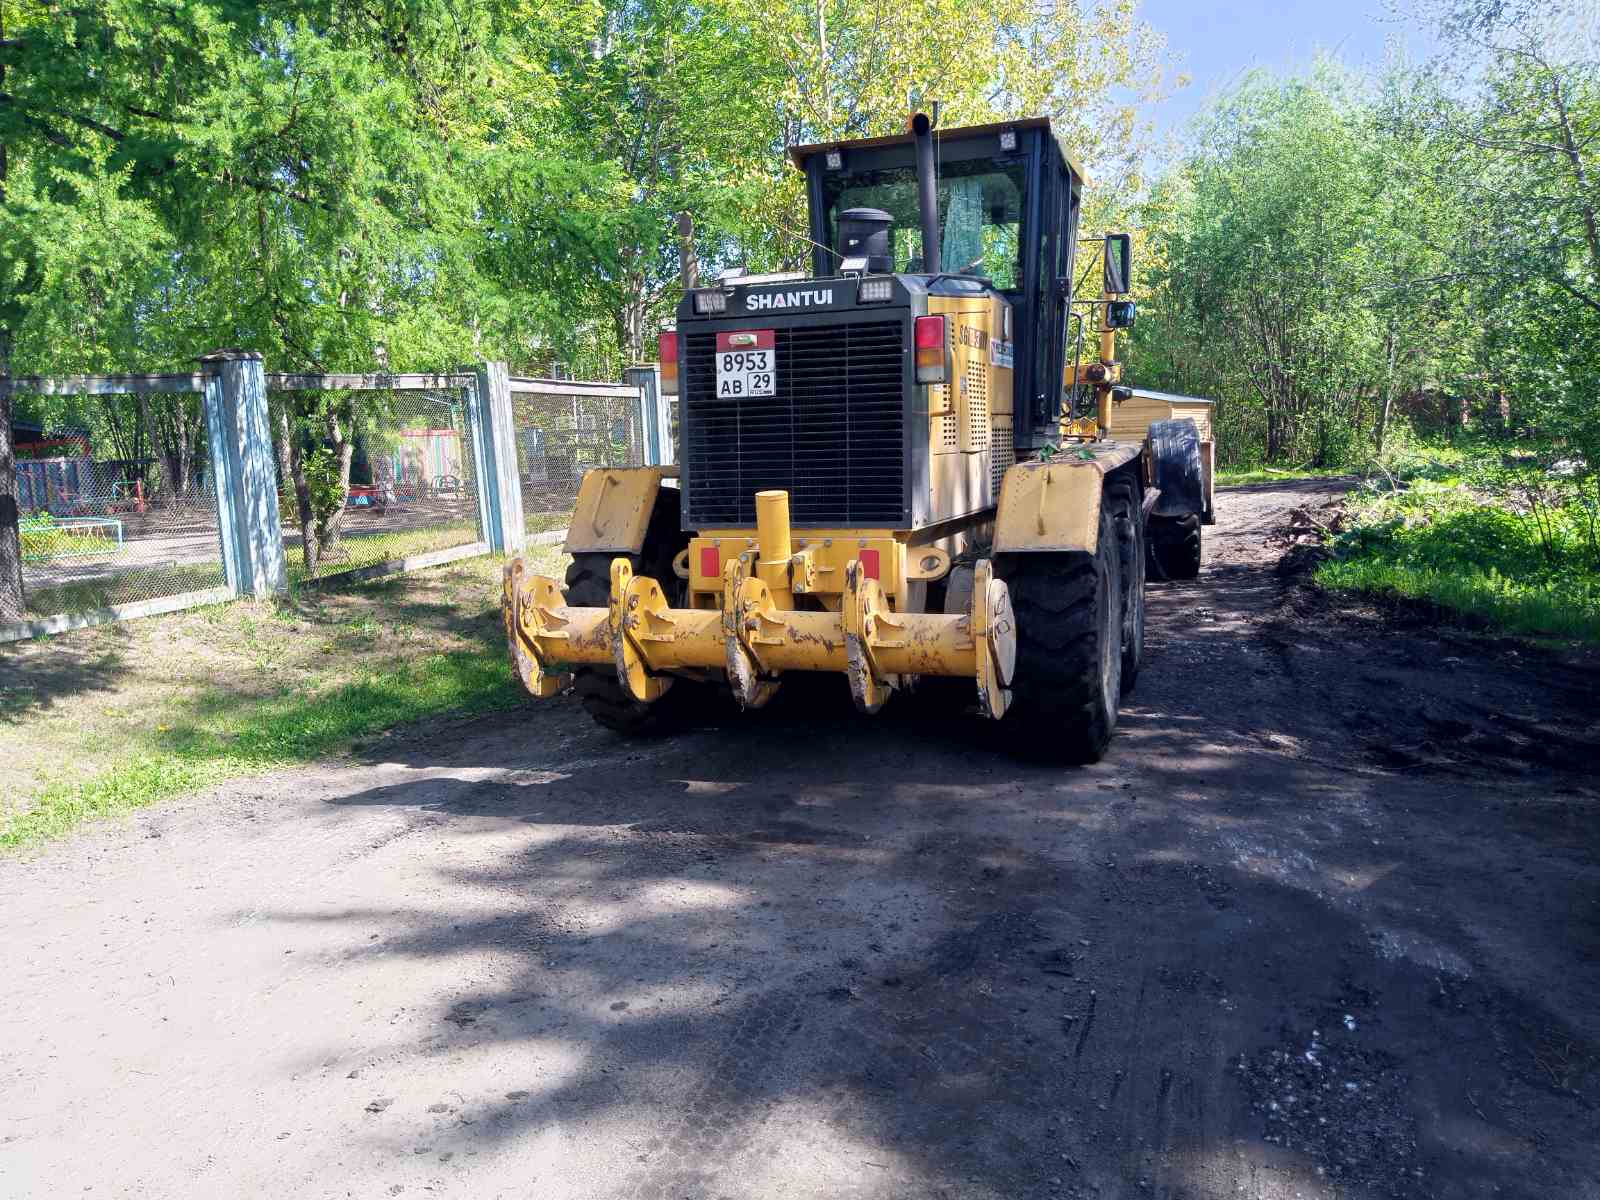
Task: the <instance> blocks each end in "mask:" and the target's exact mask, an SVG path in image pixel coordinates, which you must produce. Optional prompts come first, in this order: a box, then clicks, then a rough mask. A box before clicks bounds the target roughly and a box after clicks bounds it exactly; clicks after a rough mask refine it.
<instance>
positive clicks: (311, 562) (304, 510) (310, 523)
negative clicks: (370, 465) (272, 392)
mask: <svg viewBox="0 0 1600 1200" xmlns="http://www.w3.org/2000/svg"><path fill="white" fill-rule="evenodd" d="M278 437H279V438H280V439H281V440H282V442H283V444H284V445H285V446H287V447H288V454H289V478H290V479H292V480H294V501H295V509H296V513H297V515H298V516H299V518H300V547H301V556H302V557H303V558H304V559H305V563H306V578H307V579H311V578H314V577H315V576H316V573H317V564H318V563H319V562H320V561H321V558H322V555H321V553H320V551H321V544H320V543H319V542H318V541H317V515H316V513H314V512H312V511H311V484H310V483H309V482H307V480H306V462H305V455H304V454H303V453H302V452H301V450H300V439H299V438H296V437H294V436H293V435H292V433H291V431H290V428H289V414H288V412H286V411H285V412H280V413H279V414H278Z"/></svg>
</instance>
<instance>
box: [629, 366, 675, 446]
mask: <svg viewBox="0 0 1600 1200" xmlns="http://www.w3.org/2000/svg"><path fill="white" fill-rule="evenodd" d="M624 378H626V379H627V381H628V382H629V383H630V384H632V385H633V386H634V387H636V388H638V389H639V407H640V415H641V417H642V418H643V424H644V461H645V465H646V466H651V467H654V466H660V465H662V464H665V463H671V462H673V461H674V448H673V445H672V399H671V397H670V396H667V395H665V394H663V393H662V391H661V367H660V366H659V365H658V364H656V363H646V364H644V365H643V366H638V367H629V368H628V369H627V371H625V372H624Z"/></svg>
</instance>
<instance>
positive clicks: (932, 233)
mask: <svg viewBox="0 0 1600 1200" xmlns="http://www.w3.org/2000/svg"><path fill="white" fill-rule="evenodd" d="M911 136H912V137H913V138H915V139H916V143H917V209H918V211H919V212H920V214H921V216H922V269H923V270H924V271H926V272H927V273H928V274H930V275H937V274H938V273H939V271H940V269H941V264H940V261H939V186H938V181H937V180H936V179H935V177H934V163H933V119H932V118H931V117H929V116H928V114H927V113H920V112H919V113H912V114H911Z"/></svg>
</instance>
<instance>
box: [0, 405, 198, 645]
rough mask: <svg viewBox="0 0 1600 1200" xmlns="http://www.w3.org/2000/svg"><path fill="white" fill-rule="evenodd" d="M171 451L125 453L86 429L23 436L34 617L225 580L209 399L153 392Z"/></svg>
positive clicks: (24, 513)
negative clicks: (205, 404) (204, 407)
mask: <svg viewBox="0 0 1600 1200" xmlns="http://www.w3.org/2000/svg"><path fill="white" fill-rule="evenodd" d="M148 403H149V406H150V409H151V413H152V416H151V420H150V424H151V425H152V426H159V427H161V428H163V429H165V430H167V431H168V432H174V431H176V432H177V433H178V434H179V436H178V437H177V438H176V440H174V441H173V443H172V444H171V445H169V446H167V447H166V448H165V449H166V451H167V452H166V453H162V454H160V455H158V456H155V457H149V458H141V459H121V458H117V457H115V456H114V455H115V452H114V451H113V450H112V449H111V448H110V447H109V446H103V445H100V444H97V443H95V442H94V441H93V440H92V439H91V437H90V435H89V434H88V433H87V432H86V431H84V430H81V429H75V430H62V431H57V432H54V433H48V434H47V435H46V436H45V438H44V439H42V441H41V442H40V443H38V444H37V449H35V448H33V447H30V446H29V445H26V444H24V445H21V446H19V447H18V448H17V449H18V461H17V496H18V507H19V510H20V524H21V535H22V582H23V591H24V596H25V602H26V605H27V615H28V617H29V619H41V618H48V617H57V616H62V615H66V614H73V613H80V612H85V611H89V610H94V609H103V608H108V607H110V606H112V605H119V604H137V603H139V602H141V601H150V600H160V599H164V598H166V597H170V596H179V595H185V594H187V593H190V592H200V591H207V590H210V589H214V588H218V587H221V586H223V584H224V578H223V566H222V550H221V542H220V537H219V532H218V518H217V496H216V489H215V481H214V479H213V478H212V471H211V464H210V454H209V449H208V446H207V441H206V433H205V424H204V420H203V417H202V415H201V411H200V405H201V398H200V397H199V396H198V395H194V394H184V393H181V392H179V393H170V392H169V393H153V394H150V395H149V397H148Z"/></svg>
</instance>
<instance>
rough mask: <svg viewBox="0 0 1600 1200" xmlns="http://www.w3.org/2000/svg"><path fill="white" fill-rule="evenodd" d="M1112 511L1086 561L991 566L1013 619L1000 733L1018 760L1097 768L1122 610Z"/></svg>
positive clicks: (1073, 557) (1111, 712)
mask: <svg viewBox="0 0 1600 1200" xmlns="http://www.w3.org/2000/svg"><path fill="white" fill-rule="evenodd" d="M1111 510H1112V506H1111V504H1110V503H1106V504H1102V505H1101V508H1100V541H1099V546H1098V547H1097V549H1096V550H1095V553H1093V554H1084V553H1079V552H1055V553H1052V552H1039V553H1034V554H1008V555H1002V556H1001V557H1000V558H999V559H998V560H997V561H996V563H995V567H996V570H997V571H998V572H999V574H1000V577H1001V578H1002V579H1004V580H1005V581H1006V586H1007V587H1008V588H1009V589H1010V591H1011V604H1012V607H1013V609H1014V610H1015V613H1016V620H1017V667H1016V672H1015V674H1014V675H1013V676H1012V681H1011V688H1012V700H1011V707H1010V709H1009V710H1008V711H1007V713H1006V717H1005V720H1004V721H1003V722H1001V729H1002V730H1003V731H1004V732H1005V734H1006V735H1008V736H1010V737H1011V738H1013V739H1015V741H1016V742H1017V743H1019V746H1018V748H1019V749H1020V750H1022V751H1023V752H1024V753H1027V754H1030V755H1033V756H1037V757H1041V758H1047V759H1050V760H1053V761H1057V762H1068V763H1092V762H1097V761H1099V759H1100V757H1101V756H1102V755H1103V754H1104V753H1105V751H1106V746H1107V745H1109V744H1110V742H1111V735H1112V733H1113V732H1115V730H1116V727H1117V705H1118V704H1119V703H1120V701H1121V697H1122V616H1123V604H1122V564H1121V553H1120V550H1119V546H1118V539H1117V529H1116V522H1115V519H1114V518H1113V516H1112V511H1111Z"/></svg>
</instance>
